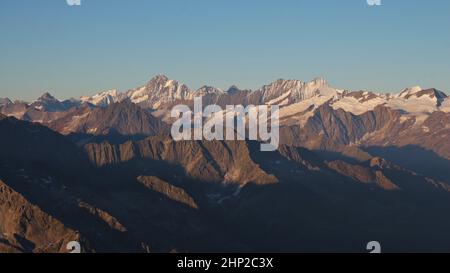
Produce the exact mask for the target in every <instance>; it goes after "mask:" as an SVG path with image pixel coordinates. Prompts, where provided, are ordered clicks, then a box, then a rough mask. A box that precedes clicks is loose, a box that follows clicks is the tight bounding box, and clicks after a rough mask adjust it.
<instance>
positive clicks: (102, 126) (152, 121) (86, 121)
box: [49, 101, 168, 135]
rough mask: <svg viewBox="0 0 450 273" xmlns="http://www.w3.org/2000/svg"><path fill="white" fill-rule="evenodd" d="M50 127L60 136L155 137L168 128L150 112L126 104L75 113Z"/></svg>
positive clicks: (85, 109) (51, 124)
mask: <svg viewBox="0 0 450 273" xmlns="http://www.w3.org/2000/svg"><path fill="white" fill-rule="evenodd" d="M49 127H50V128H53V129H54V130H57V131H59V132H61V133H63V134H69V133H85V134H92V135H107V134H109V133H112V132H115V133H118V134H121V135H155V134H158V133H164V132H166V131H167V128H168V126H167V125H165V123H164V122H163V121H161V120H159V119H157V118H156V117H154V116H153V115H152V114H151V112H150V111H148V110H144V109H142V108H140V107H139V106H137V105H135V104H133V103H130V102H128V101H122V102H118V103H114V104H111V105H109V106H108V107H106V108H93V109H92V108H88V107H85V108H83V109H80V110H75V111H73V112H70V113H68V115H66V116H64V117H62V118H61V119H57V120H55V121H53V122H51V123H50V124H49Z"/></svg>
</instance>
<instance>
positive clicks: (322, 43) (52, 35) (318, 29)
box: [0, 0, 450, 100]
mask: <svg viewBox="0 0 450 273" xmlns="http://www.w3.org/2000/svg"><path fill="white" fill-rule="evenodd" d="M81 1H82V5H81V6H79V7H74V6H68V5H67V4H66V0H39V1H37V0H1V1H0V97H10V98H12V99H18V98H22V99H26V100H33V99H35V98H36V97H38V96H39V95H40V94H42V93H43V92H44V91H49V92H51V93H52V94H54V95H55V96H56V97H58V98H60V99H64V98H69V97H79V96H81V95H89V94H93V93H96V92H97V91H101V90H105V89H113V88H117V89H119V90H122V91H124V90H127V89H130V88H134V87H137V86H140V85H142V84H144V83H145V82H147V81H148V80H149V79H150V78H151V77H152V76H154V75H156V74H166V75H167V76H169V77H170V78H172V79H176V80H178V81H180V82H183V83H186V84H187V85H188V86H189V87H191V88H193V89H195V88H198V87H200V86H202V85H213V86H216V87H219V88H222V89H227V88H228V87H229V86H230V85H232V84H236V85H237V86H239V87H241V88H251V89H256V88H259V87H260V86H262V85H263V84H266V83H268V82H271V81H272V80H275V79H278V78H285V79H299V80H305V81H306V80H311V79H312V78H314V77H316V76H323V77H325V78H326V79H327V80H328V81H329V82H330V83H331V84H332V85H333V86H335V87H338V88H346V89H369V90H375V91H397V90H399V89H402V88H404V87H408V86H413V85H421V86H423V87H436V88H439V89H442V90H444V91H447V92H449V91H450V1H448V0H382V6H377V7H370V6H369V5H368V4H367V2H366V0H81Z"/></svg>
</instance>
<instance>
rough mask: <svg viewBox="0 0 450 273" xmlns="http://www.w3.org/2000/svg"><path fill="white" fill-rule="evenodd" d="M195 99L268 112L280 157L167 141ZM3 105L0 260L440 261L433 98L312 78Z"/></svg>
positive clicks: (436, 102) (449, 187) (440, 133)
mask: <svg viewBox="0 0 450 273" xmlns="http://www.w3.org/2000/svg"><path fill="white" fill-rule="evenodd" d="M196 97H201V98H202V101H203V104H205V105H208V104H217V105H220V106H223V107H225V106H226V105H229V104H241V105H243V106H247V105H251V104H254V105H277V106H278V107H279V114H280V115H279V119H280V129H279V131H280V146H279V147H278V149H277V150H276V151H273V152H262V151H261V150H260V149H259V143H258V141H251V140H249V139H246V140H245V139H244V140H232V141H226V140H224V141H219V140H213V141H208V140H190V141H189V140H184V141H175V140H174V139H173V138H172V136H171V134H170V128H171V126H172V124H173V122H174V119H173V118H172V117H171V115H170V112H171V109H172V107H173V106H174V105H177V104H180V103H184V104H186V105H192V103H193V100H194V98H196ZM1 101H2V105H1V108H0V110H1V113H2V116H1V120H0V133H1V136H2V141H1V144H0V145H1V151H2V152H1V154H0V163H1V164H0V170H1V172H0V174H1V177H0V179H1V189H2V191H1V202H0V205H1V206H0V210H1V212H2V213H1V217H2V221H0V229H1V231H2V236H1V241H0V242H1V243H0V249H1V251H6V252H60V251H61V252H64V251H66V250H65V249H66V248H65V246H66V244H67V243H68V242H71V241H78V242H83V244H82V245H83V251H86V252H123V251H131V252H170V251H182V252H205V251H206V252H214V251H244V252H247V251H248V252H252V251H276V252H286V251H289V252H292V251H293V252H297V251H298V252H322V251H336V252H346V251H361V246H364V245H365V243H367V242H369V241H370V240H373V239H371V238H377V239H378V240H380V241H386V242H389V245H388V246H387V250H388V251H448V249H447V248H446V247H445V246H446V244H444V243H442V242H445V240H447V239H446V238H447V237H446V232H447V231H446V230H447V228H448V227H450V220H448V218H447V217H443V216H444V215H445V214H446V211H447V209H449V208H450V192H449V191H450V180H449V177H450V176H449V171H448V170H449V169H450V168H449V167H450V164H449V162H450V161H449V160H450V146H448V144H447V143H450V141H449V130H450V123H449V122H450V113H449V110H450V101H449V99H448V97H447V95H446V93H445V92H443V91H439V90H436V89H423V88H420V87H413V88H405V89H404V90H400V91H399V92H398V93H395V94H386V93H375V92H370V91H365V90H361V91H351V90H346V89H338V88H334V87H332V86H331V85H330V84H328V83H327V81H326V80H324V79H322V78H317V79H314V80H312V81H309V82H303V81H299V80H277V81H274V82H273V83H270V84H268V85H265V86H263V87H262V88H260V89H257V90H239V89H238V88H236V87H234V88H233V89H230V90H225V91H223V90H220V89H219V88H214V87H206V86H205V87H202V88H200V89H198V90H192V89H190V88H189V87H187V86H186V85H184V84H180V83H179V82H177V81H175V80H170V79H169V78H168V77H166V76H162V75H159V76H156V77H154V78H152V79H151V80H150V81H149V82H148V83H147V84H145V85H143V86H142V87H137V88H133V89H130V91H127V92H118V91H105V92H99V93H98V94H95V95H93V96H91V97H87V96H84V97H81V98H80V99H71V100H63V101H61V100H58V99H56V98H55V97H54V96H52V95H50V94H48V93H46V94H44V95H42V96H41V97H39V99H37V100H36V101H34V102H30V103H26V102H22V101H17V102H12V101H11V100H9V99H2V100H1ZM54 204H59V205H58V206H55V205H54ZM155 234H157V236H155ZM267 234H271V235H270V236H267ZM449 241H450V238H449ZM405 242H409V243H406V244H405ZM449 243H450V242H449ZM447 245H450V244H447Z"/></svg>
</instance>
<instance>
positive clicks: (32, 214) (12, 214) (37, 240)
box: [0, 180, 80, 252]
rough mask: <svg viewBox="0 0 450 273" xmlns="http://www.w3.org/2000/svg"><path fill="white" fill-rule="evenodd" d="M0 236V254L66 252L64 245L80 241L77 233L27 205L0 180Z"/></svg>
mask: <svg viewBox="0 0 450 273" xmlns="http://www.w3.org/2000/svg"><path fill="white" fill-rule="evenodd" d="M0 234H1V236H0V251H1V252H67V249H66V246H67V243H69V242H70V241H80V236H79V234H78V233H77V232H75V231H74V230H72V229H70V228H68V227H66V226H64V224H62V223H61V222H60V221H58V220H56V219H55V218H53V217H52V216H50V215H49V214H47V213H45V212H44V211H42V210H41V209H40V208H39V207H37V206H35V205H33V204H31V203H30V202H28V201H27V200H26V199H25V198H24V197H23V196H22V195H21V194H19V193H17V192H16V191H14V190H13V189H12V188H10V187H9V186H7V185H6V184H5V183H4V182H3V181H1V180H0Z"/></svg>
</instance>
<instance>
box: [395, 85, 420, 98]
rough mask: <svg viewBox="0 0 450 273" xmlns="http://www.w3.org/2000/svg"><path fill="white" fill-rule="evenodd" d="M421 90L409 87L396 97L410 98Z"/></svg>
mask: <svg viewBox="0 0 450 273" xmlns="http://www.w3.org/2000/svg"><path fill="white" fill-rule="evenodd" d="M422 90H423V88H422V87H420V86H413V87H409V88H406V89H404V90H403V91H402V92H400V94H398V97H400V98H405V97H408V96H411V95H413V94H416V93H418V92H420V91H422Z"/></svg>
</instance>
